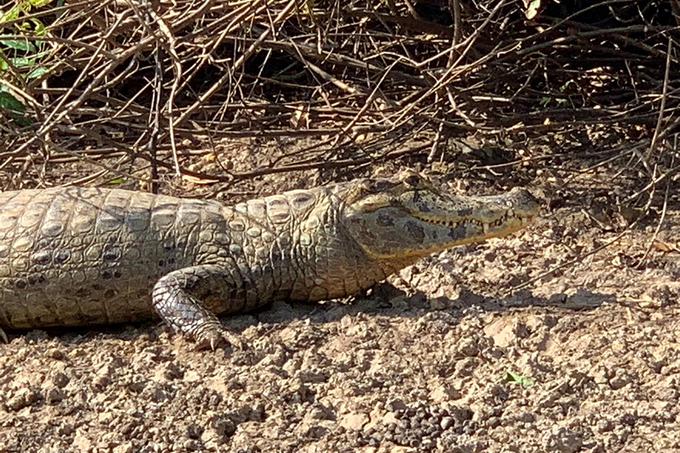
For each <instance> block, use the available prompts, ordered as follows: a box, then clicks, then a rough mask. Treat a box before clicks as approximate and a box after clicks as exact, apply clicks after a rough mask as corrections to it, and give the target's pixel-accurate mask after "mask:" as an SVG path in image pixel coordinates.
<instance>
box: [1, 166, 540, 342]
mask: <svg viewBox="0 0 680 453" xmlns="http://www.w3.org/2000/svg"><path fill="white" fill-rule="evenodd" d="M538 210H539V202H538V201H537V199H536V198H534V197H533V196H532V195H531V194H530V193H529V191H527V190H526V189H521V188H515V189H512V190H510V191H509V192H507V193H505V194H501V195H495V196H453V195H449V194H446V193H445V192H443V191H441V190H439V189H438V188H437V187H436V186H435V185H434V184H433V183H431V182H430V181H429V180H427V179H426V178H424V177H422V176H420V175H419V174H417V173H415V172H412V171H405V172H402V173H401V174H400V175H399V176H397V177H395V178H392V179H358V180H354V181H351V182H347V183H340V184H335V185H328V186H322V187H317V188H314V189H311V190H292V191H289V192H285V193H283V194H280V195H274V196H268V197H265V198H259V199H254V200H250V201H247V202H243V203H240V204H237V205H234V206H231V207H228V206H224V205H222V204H221V203H219V202H217V201H210V200H200V199H188V198H187V199H185V198H175V197H171V196H165V195H155V194H151V193H144V192H135V191H127V190H121V189H98V188H76V187H69V188H50V189H38V190H19V191H9V192H3V193H0V336H1V337H3V338H4V339H5V341H6V340H7V337H6V334H5V333H4V332H3V331H2V329H3V328H4V329H6V330H7V329H30V328H43V327H54V326H80V325H93V324H113V323H127V322H134V321H140V320H143V319H149V318H151V317H153V316H154V313H156V314H157V315H159V316H160V317H161V318H162V319H163V320H164V321H165V322H166V323H167V324H169V325H170V326H171V327H172V329H173V330H174V331H175V332H179V333H181V334H184V335H186V336H188V337H189V338H191V339H193V340H194V341H196V342H197V343H198V345H199V346H200V347H203V346H209V347H212V348H214V347H215V346H216V344H217V343H218V342H220V341H222V339H223V338H225V337H224V335H225V332H224V331H223V328H222V325H221V324H220V322H219V320H218V318H217V316H216V315H221V314H228V313H237V312H245V311H249V310H254V309H256V308H258V307H261V306H263V305H265V304H267V303H269V302H272V301H274V300H297V301H318V300H322V299H333V298H340V297H345V296H348V295H353V294H356V293H357V292H359V291H361V290H364V289H367V288H369V287H371V286H373V285H375V284H376V283H378V282H380V281H382V280H384V279H385V278H386V277H387V276H388V275H390V274H392V273H395V272H397V271H398V270H400V269H402V268H404V267H406V266H409V265H411V264H413V263H415V262H416V261H417V260H418V259H420V258H422V257H425V256H427V255H430V254H432V253H436V252H440V251H443V250H445V249H448V248H450V247H454V246H458V245H461V244H468V243H475V242H481V241H484V240H485V239H488V238H493V237H502V236H505V235H507V234H510V233H512V232H514V231H517V230H519V229H520V228H522V227H524V226H525V225H527V224H528V223H529V222H530V221H531V219H532V218H534V217H535V216H536V215H537V213H538Z"/></svg>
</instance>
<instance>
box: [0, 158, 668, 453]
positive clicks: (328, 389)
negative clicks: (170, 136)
mask: <svg viewBox="0 0 680 453" xmlns="http://www.w3.org/2000/svg"><path fill="white" fill-rule="evenodd" d="M377 171H378V170H377V169H374V172H377ZM387 171H388V172H389V169H388V170H387ZM298 177H299V175H296V176H295V178H293V179H291V178H290V176H285V177H279V178H278V179H269V180H266V184H265V183H262V184H260V185H259V186H257V185H254V186H252V187H247V186H246V187H245V188H244V189H243V190H242V191H240V192H238V193H235V194H231V195H230V196H233V197H236V198H238V197H239V196H241V197H248V196H250V195H252V194H257V193H267V192H275V191H278V190H280V189H282V188H287V187H289V186H309V185H314V184H315V183H317V182H320V181H319V180H317V179H315V178H314V177H313V178H309V175H307V176H306V179H305V180H302V179H297V178H298ZM605 179H606V178H605ZM449 182H450V186H451V188H452V189H456V187H454V184H453V182H451V181H449ZM529 182H530V183H532V184H533V185H535V186H539V187H538V188H539V189H540V190H543V191H544V192H546V193H547V196H548V197H549V198H551V199H552V201H551V203H552V206H551V207H550V209H546V214H545V215H544V216H543V217H542V218H541V219H540V220H539V221H537V222H536V223H535V224H534V225H532V226H531V227H530V228H528V229H527V230H526V231H524V232H522V233H521V234H517V235H515V236H513V237H511V238H508V239H504V240H492V241H489V242H488V243H486V244H482V245H477V246H466V247H461V248H457V249H453V250H450V251H447V252H445V253H442V254H440V255H439V256H433V257H430V258H428V259H426V260H423V261H421V262H420V263H419V264H417V265H416V266H413V267H411V268H407V269H405V270H403V271H402V272H401V273H400V274H399V275H397V276H394V277H392V278H391V279H390V283H391V286H388V285H385V286H381V287H378V288H375V289H374V290H373V291H371V292H369V293H368V294H365V295H361V296H357V297H356V298H353V299H350V300H346V301H332V302H327V303H323V304H317V305H299V304H289V303H286V302H278V303H275V304H273V306H271V307H270V308H269V309H266V310H263V311H261V312H258V313H254V314H246V315H241V316H234V317H229V318H226V319H224V324H225V325H226V326H227V327H228V328H229V329H231V330H232V331H233V332H236V333H237V334H238V335H239V336H240V338H241V339H242V346H241V347H240V348H233V349H220V350H217V351H215V352H197V351H195V350H194V349H193V347H192V345H191V344H190V343H187V342H185V341H183V340H182V339H180V338H178V337H176V336H173V335H171V334H170V333H169V332H168V329H167V328H165V327H164V326H162V325H160V324H159V323H158V322H151V323H145V324H139V325H134V326H121V327H111V328H93V329H82V330H77V331H73V330H69V331H65V332H44V331H31V332H28V333H25V334H20V335H11V336H10V343H9V344H7V345H0V451H3V452H20V451H21V452H34V451H36V452H62V451H77V452H79V451H82V452H86V451H87V452H90V451H101V452H115V453H124V452H125V453H128V452H129V453H131V452H166V451H172V452H185V451H233V452H260V451H261V452H345V451H360V452H388V451H389V452H411V451H413V452H415V451H439V452H487V451H489V452H501V451H502V452H548V451H550V452H564V453H567V452H578V451H590V452H605V451H606V452H621V451H626V452H639V451H647V452H657V451H667V452H670V451H679V450H680V377H679V376H680V374H679V373H680V338H679V332H680V304H679V303H678V299H679V297H680V252H679V250H678V247H680V210H678V205H680V201H679V200H678V199H677V198H672V197H671V200H670V204H669V206H670V209H669V210H668V212H667V213H666V215H665V221H664V224H663V226H662V228H661V230H660V232H659V235H658V237H657V241H656V242H654V243H653V244H652V246H651V247H650V242H651V240H652V237H653V236H654V231H655V229H656V223H655V222H656V221H657V220H658V216H657V218H656V219H652V220H650V221H648V222H641V223H639V224H637V225H635V226H634V227H633V228H632V229H631V230H630V231H629V232H627V233H625V234H623V237H622V238H621V239H620V240H619V241H618V242H616V243H615V244H614V245H612V246H611V247H608V248H606V249H604V250H602V251H600V252H597V253H595V254H592V255H589V256H585V257H584V255H585V254H587V253H588V252H590V251H593V250H595V249H596V248H597V247H599V246H601V245H603V244H605V243H606V242H607V241H610V240H612V239H614V238H615V237H617V236H618V235H619V234H620V233H621V232H622V231H623V229H622V228H621V227H620V225H616V222H614V221H612V222H610V220H611V219H610V218H609V217H607V216H606V215H605V214H606V212H605V211H606V209H605V210H603V211H602V212H599V211H598V208H597V203H595V204H594V205H593V204H592V203H590V204H588V203H586V202H585V201H584V200H583V199H582V195H583V193H584V192H583V191H581V192H579V189H578V185H577V184H574V185H571V186H570V187H571V188H572V189H569V190H566V189H565V190H562V189H560V183H558V182H555V181H554V180H551V178H550V177H548V176H547V175H543V176H542V177H536V178H534V180H533V181H529ZM582 185H583V187H584V188H588V187H589V185H588V183H586V182H582ZM470 187H472V188H474V189H477V188H480V187H481V188H482V189H483V190H485V191H492V190H494V189H498V188H499V186H498V185H496V187H490V186H483V185H480V184H479V183H476V182H470V183H469V184H467V183H466V184H464V187H458V188H459V189H461V188H462V189H468V188H470ZM175 189H176V190H181V189H182V188H181V187H180V188H175ZM601 189H602V190H603V191H604V192H603V193H605V195H606V193H607V190H608V188H607V187H606V186H603V187H602V188H601ZM205 190H208V189H205ZM584 190H585V189H584ZM676 196H677V195H676ZM605 199H606V197H605ZM605 204H606V202H605ZM593 206H595V207H593ZM600 214H602V215H600ZM648 248H650V251H649V254H648V256H647V257H646V260H645V261H644V262H643V263H642V264H641V265H640V262H641V258H643V257H644V256H645V253H646V251H647V249H648ZM572 260H575V261H576V262H575V264H572V265H569V266H566V267H565V268H564V269H561V270H559V271H557V272H555V273H554V274H552V275H548V276H545V277H543V278H539V279H538V280H536V281H532V279H534V278H536V277H538V276H540V274H542V273H543V272H545V271H546V270H548V269H551V268H553V267H555V266H558V265H560V264H565V263H569V262H570V261H572ZM523 284H525V286H523V287H520V288H517V287H519V286H521V285H523ZM513 287H515V288H516V290H514V291H511V289H512V288H513Z"/></svg>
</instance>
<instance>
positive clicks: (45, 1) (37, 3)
mask: <svg viewBox="0 0 680 453" xmlns="http://www.w3.org/2000/svg"><path fill="white" fill-rule="evenodd" d="M27 3H29V4H30V5H31V6H32V7H34V8H42V7H43V6H47V5H49V4H50V3H52V0H28V1H27Z"/></svg>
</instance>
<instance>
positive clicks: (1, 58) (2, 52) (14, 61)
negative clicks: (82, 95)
mask: <svg viewBox="0 0 680 453" xmlns="http://www.w3.org/2000/svg"><path fill="white" fill-rule="evenodd" d="M52 1H53V0H20V1H16V2H11V3H10V5H12V6H11V7H10V8H9V9H8V10H6V11H5V10H4V9H2V7H0V110H4V111H7V112H8V113H9V115H10V117H12V118H14V119H15V120H16V121H18V122H19V123H20V124H22V125H25V124H26V122H27V119H26V118H25V116H24V114H25V113H26V106H25V105H24V103H23V102H22V100H21V98H20V97H18V96H17V94H16V93H17V92H18V90H16V89H12V88H13V85H12V84H11V82H12V81H13V82H14V83H15V84H18V85H20V86H25V85H26V82H27V81H30V80H32V79H37V78H40V77H42V76H44V75H45V74H46V73H47V72H48V69H47V68H46V67H45V66H44V65H43V64H42V61H43V59H44V57H45V56H46V55H47V51H46V50H45V42H44V41H43V40H42V39H40V38H42V37H44V36H45V35H46V34H47V29H46V27H45V24H44V23H43V22H42V21H41V20H40V19H38V18H36V17H30V14H31V12H32V11H34V10H36V9H38V8H42V7H44V6H47V5H49V4H50V3H52ZM22 17H23V18H24V19H23V20H22ZM18 37H19V38H18Z"/></svg>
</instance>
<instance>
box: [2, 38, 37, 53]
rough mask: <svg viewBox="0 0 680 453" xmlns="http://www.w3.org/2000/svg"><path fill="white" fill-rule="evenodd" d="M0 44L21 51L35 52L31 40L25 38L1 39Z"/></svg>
mask: <svg viewBox="0 0 680 453" xmlns="http://www.w3.org/2000/svg"><path fill="white" fill-rule="evenodd" d="M0 44H2V45H3V46H5V47H9V48H10V49H16V50H21V51H23V52H35V50H36V48H35V46H34V45H33V43H32V42H30V41H29V40H27V39H22V40H16V39H3V40H0Z"/></svg>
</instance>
